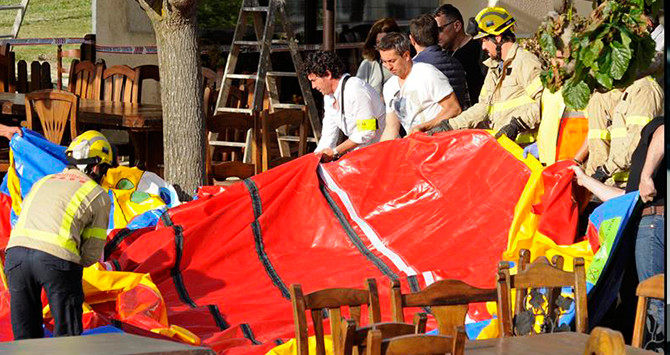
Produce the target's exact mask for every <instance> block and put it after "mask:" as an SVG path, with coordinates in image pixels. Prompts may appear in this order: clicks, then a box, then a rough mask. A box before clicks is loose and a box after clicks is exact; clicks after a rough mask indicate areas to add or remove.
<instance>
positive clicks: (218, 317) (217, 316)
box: [207, 304, 230, 330]
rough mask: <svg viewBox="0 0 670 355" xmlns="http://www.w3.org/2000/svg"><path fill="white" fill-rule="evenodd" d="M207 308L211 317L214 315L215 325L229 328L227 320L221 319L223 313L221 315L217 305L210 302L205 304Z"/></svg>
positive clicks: (222, 328) (223, 328) (224, 328)
mask: <svg viewBox="0 0 670 355" xmlns="http://www.w3.org/2000/svg"><path fill="white" fill-rule="evenodd" d="M207 309H208V310H209V313H210V314H211V315H212V317H214V321H215V322H216V326H217V327H219V329H221V330H226V329H228V328H230V325H229V324H228V322H226V320H225V319H223V315H221V311H219V307H218V306H217V305H215V304H210V305H208V306H207Z"/></svg>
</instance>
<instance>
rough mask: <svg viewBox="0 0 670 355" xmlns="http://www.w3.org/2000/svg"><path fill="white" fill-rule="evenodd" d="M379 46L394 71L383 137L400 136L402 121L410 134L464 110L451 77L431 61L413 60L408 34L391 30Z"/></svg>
mask: <svg viewBox="0 0 670 355" xmlns="http://www.w3.org/2000/svg"><path fill="white" fill-rule="evenodd" d="M377 49H378V50H379V54H380V55H381V58H382V63H384V65H385V66H386V67H387V68H388V69H389V70H390V71H391V72H392V73H393V74H395V76H394V77H392V78H391V79H389V80H388V81H387V82H386V84H385V85H384V100H385V101H386V129H385V130H384V133H383V135H382V139H381V140H382V141H385V140H390V139H395V138H397V137H398V135H399V132H400V126H401V125H402V127H403V128H404V129H405V131H406V132H408V133H410V134H411V133H414V132H416V131H426V130H429V129H431V128H432V127H434V126H436V125H437V124H438V123H439V122H440V121H441V120H444V119H449V118H451V117H454V116H456V115H458V114H459V113H461V105H460V104H459V103H458V98H456V94H455V93H454V90H453V88H452V87H451V85H450V84H449V79H447V77H446V76H445V75H444V74H443V73H442V72H441V71H439V70H437V69H436V68H435V67H434V66H432V65H430V64H426V63H413V62H412V57H411V56H410V51H409V50H410V40H409V37H407V35H405V34H402V33H389V34H387V35H386V36H384V38H382V40H381V41H380V42H379V45H378V46H377Z"/></svg>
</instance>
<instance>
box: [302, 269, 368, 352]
mask: <svg viewBox="0 0 670 355" xmlns="http://www.w3.org/2000/svg"><path fill="white" fill-rule="evenodd" d="M365 284H366V289H365V290H360V289H353V288H329V289H325V290H319V291H314V292H312V293H309V294H307V295H304V294H303V292H302V286H300V284H292V285H291V288H290V293H291V303H292V304H293V320H294V324H295V339H296V344H297V349H298V355H309V353H308V345H307V337H308V334H307V329H308V327H307V317H306V316H305V312H307V311H308V310H309V311H310V313H311V315H312V322H313V325H314V335H315V337H316V354H317V355H325V353H326V350H325V344H324V339H323V337H324V329H323V313H324V312H325V311H327V312H328V318H329V319H330V329H331V334H332V339H333V348H334V353H335V354H341V352H342V349H341V347H342V334H341V330H342V319H341V318H342V309H341V308H342V307H343V306H348V308H349V318H351V319H353V320H354V322H355V324H356V325H360V320H361V306H362V305H366V306H367V312H368V319H369V324H374V323H379V322H380V321H381V311H380V309H379V294H378V292H377V282H376V281H375V279H367V280H366V281H365Z"/></svg>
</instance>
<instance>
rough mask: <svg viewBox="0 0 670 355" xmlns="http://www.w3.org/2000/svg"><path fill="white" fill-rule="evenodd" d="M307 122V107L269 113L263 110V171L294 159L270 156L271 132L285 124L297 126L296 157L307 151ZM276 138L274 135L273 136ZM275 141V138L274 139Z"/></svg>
mask: <svg viewBox="0 0 670 355" xmlns="http://www.w3.org/2000/svg"><path fill="white" fill-rule="evenodd" d="M308 124H309V122H308V121H307V108H306V107H304V108H303V109H302V110H277V111H275V112H274V113H270V112H269V111H268V110H263V112H262V113H261V125H262V127H261V132H262V133H261V134H262V137H263V139H262V144H263V153H262V159H263V171H268V170H270V169H271V168H273V167H275V166H277V165H280V164H283V163H285V162H287V161H290V160H293V159H295V157H290V156H289V157H279V158H275V159H273V158H272V156H271V146H270V145H271V140H270V137H271V136H272V135H273V133H275V134H276V133H277V129H278V128H280V127H285V126H297V127H299V128H298V129H299V132H300V134H299V139H298V152H297V155H298V157H301V156H303V155H305V154H306V153H307V131H308V130H309V127H308ZM275 138H276V137H275ZM275 141H276V139H275Z"/></svg>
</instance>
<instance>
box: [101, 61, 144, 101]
mask: <svg viewBox="0 0 670 355" xmlns="http://www.w3.org/2000/svg"><path fill="white" fill-rule="evenodd" d="M102 82H103V83H104V85H103V96H102V98H103V100H105V101H113V102H129V103H137V102H139V94H138V92H139V90H138V89H139V71H138V70H137V69H133V68H131V67H129V66H127V65H114V66H112V67H109V68H106V69H104V70H103V72H102Z"/></svg>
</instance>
